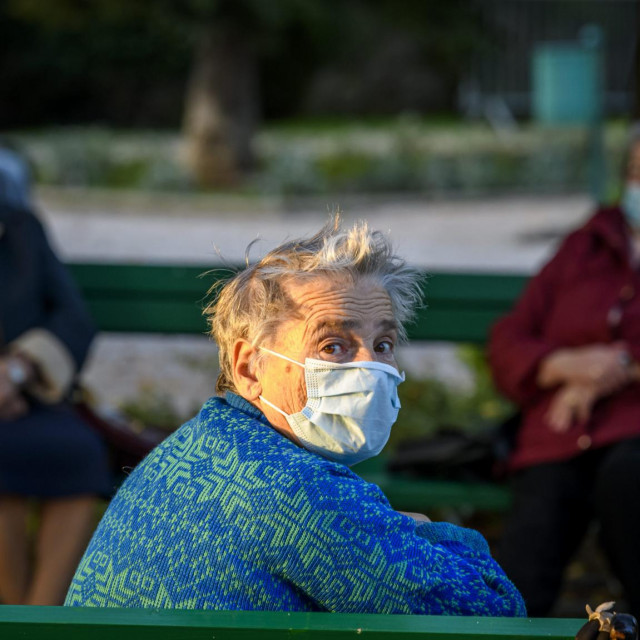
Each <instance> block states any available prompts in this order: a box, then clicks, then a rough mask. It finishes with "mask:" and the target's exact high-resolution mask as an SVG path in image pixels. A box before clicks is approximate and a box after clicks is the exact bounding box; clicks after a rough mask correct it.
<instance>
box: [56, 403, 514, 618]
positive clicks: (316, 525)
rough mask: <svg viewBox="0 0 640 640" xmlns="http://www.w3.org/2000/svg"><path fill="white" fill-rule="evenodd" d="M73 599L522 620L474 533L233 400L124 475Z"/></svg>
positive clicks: (208, 406) (210, 406)
mask: <svg viewBox="0 0 640 640" xmlns="http://www.w3.org/2000/svg"><path fill="white" fill-rule="evenodd" d="M65 604H66V605H68V606H97V607H159V608H193V609H200V608H206V609H218V610H223V609H226V610H280V611H340V612H363V613H419V614H453V615H456V614H457V615H496V616H518V615H525V607H524V603H523V601H522V598H521V596H520V594H519V593H518V591H517V590H516V588H515V587H514V586H513V584H512V583H511V582H510V581H509V580H508V578H507V577H506V576H505V574H504V572H503V571H502V569H501V568H500V567H499V566H498V565H497V563H496V562H495V561H494V560H493V559H492V558H491V556H490V555H489V549H488V546H487V543H486V541H485V540H484V538H482V536H481V535H480V534H479V533H477V532H476V531H472V530H469V529H463V528H460V527H456V526H454V525H451V524H448V523H421V524H419V525H418V524H417V523H416V522H415V521H414V520H413V519H412V518H410V517H408V516H405V515H402V514H400V513H398V512H396V511H394V510H393V509H392V508H391V506H390V505H389V503H388V501H387V499H386V497H385V496H384V494H383V493H382V492H381V491H380V489H379V488H378V487H376V486H375V485H372V484H369V483H366V482H365V481H363V480H362V479H361V478H360V477H359V476H357V475H356V474H355V473H353V472H352V471H351V470H350V469H349V468H347V467H346V466H344V465H341V464H337V463H334V462H331V461H329V460H326V459H324V458H322V457H320V456H318V455H316V454H314V453H311V452H309V451H306V450H305V449H302V448H300V447H298V446H297V445H295V444H294V443H292V442H290V441H289V440H288V439H286V438H285V437H283V436H282V435H281V434H279V433H278V432H277V431H275V430H274V429H273V428H272V427H271V426H270V425H269V423H268V422H267V421H266V419H265V418H264V416H263V415H262V414H261V413H260V412H259V411H258V410H257V409H256V408H255V407H253V406H252V405H250V404H249V403H247V402H246V401H245V400H243V399H242V398H240V397H238V396H235V395H233V394H227V397H226V399H222V398H211V399H210V400H208V401H207V402H206V403H205V404H204V406H203V407H202V409H201V411H200V413H199V414H198V415H197V416H196V417H195V418H193V419H192V420H191V421H189V422H187V423H186V424H184V425H183V426H182V427H181V428H180V429H179V430H178V431H176V432H175V433H174V434H173V435H171V436H170V437H169V438H167V440H165V441H164V442H163V443H162V444H160V445H159V446H158V447H157V448H156V449H154V450H153V451H152V452H151V453H150V454H149V455H148V456H147V458H145V460H144V461H143V462H142V463H140V465H138V467H136V469H135V470H134V471H133V473H132V474H131V475H130V476H129V477H128V478H127V480H126V481H125V483H124V484H123V485H122V487H121V489H120V490H119V492H118V493H117V495H116V496H115V498H114V499H113V501H112V502H111V504H110V506H109V508H108V509H107V511H106V513H105V515H104V517H103V519H102V521H101V522H100V524H99V525H98V528H97V530H96V532H95V534H94V536H93V538H92V540H91V542H90V543H89V546H88V548H87V550H86V552H85V555H84V557H83V559H82V561H81V562H80V565H79V567H78V569H77V571H76V575H75V577H74V579H73V582H72V584H71V587H70V589H69V592H68V595H67V599H66V602H65Z"/></svg>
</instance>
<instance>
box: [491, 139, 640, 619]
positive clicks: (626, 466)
mask: <svg viewBox="0 0 640 640" xmlns="http://www.w3.org/2000/svg"><path fill="white" fill-rule="evenodd" d="M625 176H626V177H625V187H624V192H623V198H622V200H621V203H620V205H619V206H614V207H610V208H602V209H600V210H598V211H597V212H596V213H595V215H594V216H593V217H592V218H591V219H590V220H589V221H588V222H587V223H586V224H585V225H584V226H582V227H581V228H579V229H578V230H577V231H575V232H573V233H572V234H570V235H569V236H568V237H567V238H566V239H565V241H564V242H563V243H562V246H561V247H560V249H559V250H558V252H557V254H556V255H555V256H554V257H553V259H552V260H551V261H550V262H549V263H548V264H547V265H546V266H545V267H544V268H543V269H542V271H541V272H540V273H539V274H538V275H537V276H536V277H534V278H533V280H532V281H531V282H530V284H529V286H528V287H527V289H526V291H525V292H524V294H523V296H522V298H521V299H520V301H519V302H518V304H517V305H516V307H515V308H514V310H513V311H512V312H511V313H510V314H509V315H508V316H507V317H505V318H504V319H502V320H501V321H500V322H498V323H497V324H496V326H495V327H494V329H493V333H492V337H491V343H490V359H491V364H492V367H493V373H494V376H495V379H496V381H497V384H498V386H499V387H500V389H501V390H502V391H503V392H504V393H505V394H506V395H507V396H509V397H510V398H511V399H512V400H514V402H516V403H517V404H518V405H519V406H520V408H521V410H522V424H521V426H520V429H519V432H518V434H517V438H516V443H515V450H514V451H513V455H512V458H511V466H512V469H513V470H514V471H515V477H514V487H515V504H514V507H513V510H512V513H511V516H510V519H509V521H508V523H507V527H506V531H505V535H504V539H503V541H502V545H501V549H500V551H501V554H500V558H501V561H502V562H503V564H504V566H505V569H506V570H507V571H508V573H509V575H510V576H512V577H513V579H514V582H515V583H516V585H517V586H518V587H519V588H520V589H521V590H522V593H523V595H524V597H525V601H526V602H527V607H528V609H529V612H530V614H531V615H534V616H541V615H545V614H547V613H548V612H549V611H550V609H551V607H552V605H553V603H554V601H555V599H556V596H557V594H558V591H559V588H560V585H561V579H562V574H563V571H564V568H565V567H566V565H567V563H568V561H569V559H570V558H571V555H572V554H573V552H574V551H575V550H576V549H577V547H578V546H579V544H580V541H581V540H582V538H583V536H584V534H585V532H586V531H587V527H588V526H589V524H590V523H591V522H592V521H594V519H595V520H596V521H597V522H598V523H599V526H600V534H601V538H602V543H603V546H604V550H605V551H606V554H607V556H608V558H609V560H610V562H611V566H612V568H613V570H614V572H615V574H616V575H617V577H618V578H619V579H620V581H621V583H622V586H623V587H624V591H625V593H626V596H627V599H628V601H629V602H628V603H629V607H630V611H631V613H633V614H634V615H635V616H636V617H640V507H639V503H638V499H639V496H640V365H639V364H638V363H639V362H640V136H634V138H633V140H632V142H631V145H630V151H629V155H628V162H627V168H626V172H625Z"/></svg>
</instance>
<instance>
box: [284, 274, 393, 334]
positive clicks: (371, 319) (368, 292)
mask: <svg viewBox="0 0 640 640" xmlns="http://www.w3.org/2000/svg"><path fill="white" fill-rule="evenodd" d="M286 291H287V295H288V297H289V299H290V301H291V305H292V307H293V308H292V311H293V314H292V316H295V317H296V318H297V319H298V320H301V321H303V322H305V324H307V325H308V326H307V329H308V330H309V331H317V330H319V329H320V328H322V327H327V326H331V325H335V326H341V327H343V328H345V329H357V328H360V327H363V326H365V325H366V326H372V325H375V326H383V325H384V326H385V327H387V328H397V320H396V318H395V314H394V309H393V305H392V302H391V298H390V296H389V294H388V292H387V291H386V289H385V288H384V287H383V286H382V285H381V284H380V283H379V282H378V281H377V280H376V279H375V278H373V277H368V276H367V277H359V278H356V279H353V278H351V277H343V276H340V275H336V276H335V277H334V276H333V274H331V275H330V276H319V277H316V278H310V279H306V280H305V279H296V280H291V281H290V282H288V283H287V286H286Z"/></svg>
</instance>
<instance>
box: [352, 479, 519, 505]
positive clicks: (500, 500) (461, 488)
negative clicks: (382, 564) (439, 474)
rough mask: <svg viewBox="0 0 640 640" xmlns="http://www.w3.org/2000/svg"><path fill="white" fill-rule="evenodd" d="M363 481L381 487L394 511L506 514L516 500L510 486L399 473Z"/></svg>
mask: <svg viewBox="0 0 640 640" xmlns="http://www.w3.org/2000/svg"><path fill="white" fill-rule="evenodd" d="M362 478H363V479H364V480H366V481H367V482H371V483H372V484H375V485H377V486H378V487H380V489H382V492H383V493H384V494H385V496H387V499H388V500H389V502H390V503H391V505H392V506H393V508H394V509H398V510H400V511H419V512H425V513H428V511H429V509H433V508H441V507H450V508H460V507H472V508H474V509H483V510H485V509H486V510H488V511H506V510H507V509H508V508H509V507H510V506H511V502H512V500H513V496H512V491H511V489H510V488H509V487H508V486H506V485H499V484H490V483H484V482H482V483H481V482H477V483H476V482H456V481H448V480H426V479H423V478H414V477H409V476H402V475H399V474H395V473H393V474H392V473H363V474H362Z"/></svg>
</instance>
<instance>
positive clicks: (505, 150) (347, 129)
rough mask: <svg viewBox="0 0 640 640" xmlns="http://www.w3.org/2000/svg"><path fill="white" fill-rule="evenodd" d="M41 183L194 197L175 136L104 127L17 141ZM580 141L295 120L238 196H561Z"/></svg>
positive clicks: (611, 129) (448, 126) (259, 147)
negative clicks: (171, 191)
mask: <svg viewBox="0 0 640 640" xmlns="http://www.w3.org/2000/svg"><path fill="white" fill-rule="evenodd" d="M625 130H626V127H625V124H624V123H622V122H614V123H611V124H609V125H608V126H607V128H606V136H605V156H606V158H607V159H608V175H609V176H610V178H611V180H610V184H609V195H615V194H616V193H617V191H616V185H617V184H618V182H619V180H618V175H619V167H620V166H621V158H622V154H623V149H624V146H625ZM13 139H14V140H15V142H16V143H17V144H18V145H19V146H21V147H22V148H23V149H24V150H25V152H26V153H27V155H28V156H29V157H30V158H31V159H32V160H33V162H34V165H35V167H36V175H37V179H38V180H39V181H40V182H41V183H44V184H52V185H68V186H96V187H118V188H121V187H123V188H131V189H135V188H138V189H143V190H176V191H189V190H194V189H195V186H194V185H193V183H192V181H191V180H190V178H189V176H188V174H187V172H186V170H185V168H184V167H183V165H182V164H181V161H180V157H179V135H178V134H177V133H160V132H145V131H140V132H137V133H134V132H130V133H128V132H123V131H114V130H110V129H107V128H100V127H90V128H57V129H49V130H44V131H40V132H31V133H22V134H14V136H13ZM586 144H587V136H586V132H585V131H584V130H580V129H557V130H545V129H541V128H537V127H534V126H531V127H522V128H521V130H520V131H518V132H515V133H514V134H512V135H511V136H509V137H508V138H498V137H496V136H495V135H494V134H493V133H492V131H491V130H489V129H488V128H486V127H485V126H483V125H480V124H473V123H466V122H460V121H458V122H456V121H453V122H451V121H449V122H447V121H442V120H436V122H435V123H433V124H432V123H431V121H430V120H418V119H415V118H407V117H405V118H400V119H386V120H382V119H373V120H365V121H361V120H357V121H348V120H345V119H338V120H331V119H329V120H324V119H323V120H320V121H318V120H312V121H311V122H310V124H309V125H308V126H306V127H305V126H304V123H303V122H302V121H300V120H297V121H294V122H292V123H282V124H279V125H278V126H273V127H269V128H266V129H265V130H263V131H262V132H261V133H260V134H259V136H258V138H257V140H256V152H257V155H258V158H259V168H258V169H257V170H256V171H255V173H254V174H253V175H252V176H251V177H250V178H249V179H248V180H247V182H246V183H245V184H244V185H242V187H241V191H242V192H243V193H252V194H254V195H255V194H258V195H260V194H275V195H283V196H298V195H303V196H305V195H323V196H326V195H328V194H332V195H333V194H337V195H340V194H347V193H362V192H364V193H376V192H378V193H381V192H405V193H422V194H426V195H428V196H430V197H439V196H445V197H446V196H450V195H454V196H475V195H478V194H495V193H504V192H514V191H515V192H518V191H521V192H522V191H526V192H531V193H539V192H566V191H571V190H579V189H584V188H585V186H586V184H587V168H588V153H587V152H586Z"/></svg>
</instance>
